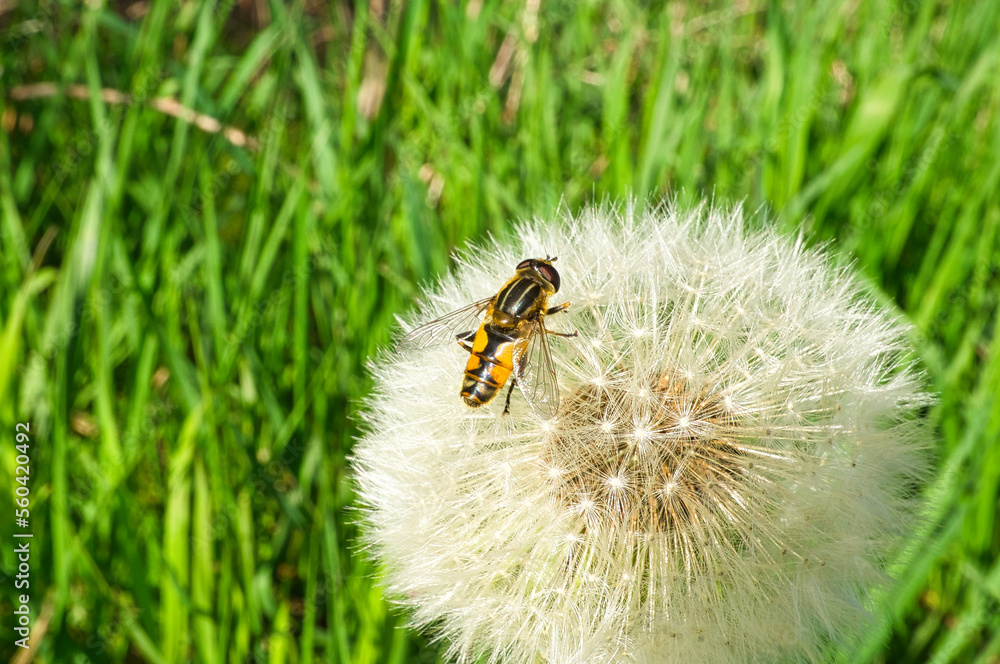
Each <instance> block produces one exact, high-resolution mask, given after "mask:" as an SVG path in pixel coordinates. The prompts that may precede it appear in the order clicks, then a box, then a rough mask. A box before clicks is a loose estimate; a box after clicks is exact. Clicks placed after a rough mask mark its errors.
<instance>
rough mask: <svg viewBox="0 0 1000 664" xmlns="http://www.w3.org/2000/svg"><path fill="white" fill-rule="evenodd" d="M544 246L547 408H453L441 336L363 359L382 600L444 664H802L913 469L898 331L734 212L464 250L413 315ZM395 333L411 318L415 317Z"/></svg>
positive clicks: (845, 632) (890, 521) (871, 553)
mask: <svg viewBox="0 0 1000 664" xmlns="http://www.w3.org/2000/svg"><path fill="white" fill-rule="evenodd" d="M545 255H559V261H558V263H557V264H556V265H557V267H558V269H559V272H560V276H561V278H562V287H561V289H560V292H559V298H560V300H559V301H560V302H561V301H569V302H571V306H570V308H569V309H568V310H567V311H566V312H564V313H559V314H555V315H552V316H551V317H548V318H547V319H546V321H545V323H546V327H548V328H549V329H552V330H558V331H564V332H569V331H572V330H575V331H577V332H579V336H578V337H576V338H572V339H563V338H559V337H552V338H550V339H549V345H550V348H551V351H552V355H553V360H554V362H555V365H556V371H557V374H558V379H559V393H560V407H559V412H558V414H557V416H556V417H554V418H552V419H550V420H541V419H539V418H538V417H537V416H536V415H535V414H534V413H533V412H532V410H531V408H530V406H529V404H527V403H526V402H525V401H524V398H523V397H522V396H521V395H520V394H518V393H517V392H516V391H515V394H514V397H513V398H512V400H511V414H510V416H508V417H506V418H504V417H501V416H500V411H501V410H502V403H503V397H502V395H501V396H500V397H498V398H497V399H496V400H495V401H494V402H492V403H490V404H488V405H486V406H484V407H482V408H479V409H470V408H468V407H466V406H465V405H464V404H463V403H462V401H461V399H459V397H458V391H459V386H460V383H461V376H462V372H463V370H464V366H465V363H466V361H467V359H468V354H467V353H465V352H464V351H462V349H461V348H459V347H458V345H457V344H454V345H447V346H444V347H440V348H432V349H428V350H425V351H420V352H414V353H392V354H390V353H387V354H385V355H383V356H382V357H381V358H380V359H378V360H376V361H375V362H374V363H373V365H372V372H373V375H374V378H375V389H374V393H373V396H372V397H371V398H370V399H369V403H368V404H367V409H366V411H365V418H366V419H367V426H368V433H367V434H366V435H365V437H364V438H363V439H362V440H360V441H359V442H358V444H357V446H356V450H355V459H354V461H355V467H356V471H357V482H358V487H359V494H360V497H361V500H362V502H363V506H364V512H363V514H364V517H363V519H364V525H365V533H366V534H365V537H366V541H367V543H368V545H369V547H370V549H371V551H372V553H373V555H375V556H377V557H378V559H379V560H380V561H381V563H382V565H383V568H384V581H385V584H386V586H387V588H388V590H389V591H390V592H391V593H392V594H393V595H394V596H395V597H397V598H399V600H400V602H401V603H403V604H404V605H406V606H407V607H409V609H410V616H411V620H412V621H413V623H414V624H415V625H418V626H430V625H433V626H434V627H435V629H437V630H438V631H439V633H440V634H441V636H443V638H445V639H446V641H447V643H448V644H449V648H450V653H451V656H452V657H453V659H455V660H456V661H460V662H465V661H471V660H473V659H475V658H477V657H485V659H486V660H487V661H489V662H501V661H502V662H514V663H518V662H525V663H527V662H532V663H536V662H552V663H561V662H574V663H576V662H648V663H654V662H655V663H659V662H663V663H672V662H678V663H679V662H691V661H711V662H721V663H723V664H727V663H729V662H734V663H735V662H772V661H820V660H822V659H823V658H824V657H827V656H828V655H829V653H828V652H827V651H828V649H829V648H830V647H831V644H834V643H837V642H839V641H844V640H848V639H850V638H851V637H852V636H853V635H854V634H855V633H856V632H857V631H858V630H859V629H861V628H862V627H863V626H864V625H865V623H866V621H867V619H868V617H869V610H870V609H871V608H872V606H873V602H874V600H873V597H874V593H875V592H877V590H878V588H880V587H881V586H882V585H883V584H884V583H885V581H886V575H885V572H884V569H883V565H884V561H885V560H887V559H888V557H889V556H890V554H891V553H892V552H893V551H894V550H895V549H896V547H898V546H900V543H901V542H902V541H903V538H904V537H905V535H906V534H907V533H908V530H909V528H910V524H911V523H912V518H913V514H914V509H915V507H914V504H913V501H912V499H911V497H910V494H911V492H912V486H913V485H914V483H915V482H919V481H921V479H922V478H923V477H924V476H925V474H926V462H925V456H924V454H923V449H924V448H925V446H926V437H925V434H924V429H923V427H922V426H921V424H920V421H919V418H918V417H917V415H918V414H919V410H920V409H921V408H923V407H924V406H926V405H927V404H928V403H929V401H930V399H929V397H928V396H927V395H926V394H925V393H924V392H923V389H922V386H921V381H920V376H919V373H918V372H917V370H916V369H915V368H914V367H913V365H912V361H911V360H910V359H909V358H910V353H911V351H910V349H909V347H908V345H907V343H906V336H905V333H906V327H905V325H904V324H903V323H901V322H900V320H899V318H898V317H897V316H896V315H895V314H893V313H892V312H890V311H887V310H885V309H884V308H883V307H881V306H877V305H876V304H875V303H874V300H873V298H872V297H871V296H869V295H867V294H866V291H865V289H864V287H863V286H862V285H861V284H860V283H859V282H858V280H857V279H856V278H855V277H854V276H852V274H851V273H850V272H849V271H848V270H846V269H844V268H841V267H838V266H837V265H836V264H835V263H834V262H833V261H831V260H830V259H829V258H827V257H825V256H824V255H822V253H820V252H816V251H812V250H808V249H806V248H805V247H804V246H803V245H802V244H801V243H795V242H792V241H789V240H786V239H783V238H781V237H779V236H777V235H776V234H774V233H773V232H771V231H751V230H749V229H748V227H747V224H746V223H745V222H744V220H743V215H742V213H741V212H740V211H739V210H734V211H730V212H723V211H720V210H716V209H708V208H699V209H696V210H693V211H681V210H678V209H674V208H668V207H663V208H657V209H647V208H642V207H640V206H636V205H632V206H626V207H625V208H623V209H619V210H613V209H609V208H607V207H605V208H595V209H591V210H588V211H585V212H583V213H582V214H580V215H579V216H576V217H567V218H564V219H561V220H559V221H558V222H552V221H551V220H548V221H546V220H538V221H535V222H533V223H528V224H525V225H523V226H522V227H520V228H519V230H518V232H517V233H516V234H515V235H514V238H513V239H511V240H507V241H501V240H497V241H494V242H493V243H492V244H489V245H486V246H480V247H476V248H473V249H470V250H469V251H468V252H466V253H465V254H463V255H462V256H460V258H459V267H458V269H457V271H456V273H455V274H454V275H453V276H451V277H448V278H446V279H445V280H443V281H442V282H441V283H440V284H439V285H438V286H437V287H436V288H434V289H433V290H432V291H431V292H430V293H429V294H428V295H427V297H426V298H425V305H424V307H423V309H422V310H421V311H420V313H419V314H418V315H417V316H415V317H414V325H415V324H418V323H419V322H422V321H424V320H430V319H432V318H436V317H438V316H440V315H442V314H444V313H446V312H448V311H451V310H454V309H457V308H459V307H461V306H463V305H465V304H468V303H470V302H474V301H476V300H479V299H482V298H483V297H486V296H488V295H490V294H492V292H495V291H496V289H498V288H499V286H500V284H502V283H503V282H504V281H505V280H506V279H507V278H509V277H510V276H511V274H512V272H513V266H514V265H516V264H517V263H518V262H520V261H521V260H522V259H524V258H528V257H538V256H545ZM412 326H413V325H410V327H412Z"/></svg>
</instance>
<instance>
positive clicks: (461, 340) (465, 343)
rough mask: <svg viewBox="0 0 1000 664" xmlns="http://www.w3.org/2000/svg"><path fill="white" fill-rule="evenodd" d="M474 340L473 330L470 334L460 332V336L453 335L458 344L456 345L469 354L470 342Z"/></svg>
mask: <svg viewBox="0 0 1000 664" xmlns="http://www.w3.org/2000/svg"><path fill="white" fill-rule="evenodd" d="M475 338H476V331H475V330H473V331H472V332H462V333H461V334H456V335H455V341H457V342H458V345H459V346H461V347H462V348H464V349H465V350H467V351H469V352H470V353H471V352H472V341H473V339H475Z"/></svg>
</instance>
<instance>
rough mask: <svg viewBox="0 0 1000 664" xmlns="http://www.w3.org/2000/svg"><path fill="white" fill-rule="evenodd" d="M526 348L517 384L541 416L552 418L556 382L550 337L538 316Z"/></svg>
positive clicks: (555, 405) (556, 401)
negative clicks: (550, 349)
mask: <svg viewBox="0 0 1000 664" xmlns="http://www.w3.org/2000/svg"><path fill="white" fill-rule="evenodd" d="M530 335H531V338H530V341H529V342H528V350H527V352H525V354H524V357H523V358H522V361H521V362H520V363H519V365H518V368H519V372H518V375H517V386H518V387H519V388H520V389H521V394H523V395H524V398H525V399H526V400H527V401H528V403H529V404H531V408H532V410H534V411H535V413H536V414H537V415H538V416H539V417H541V418H542V419H543V420H548V419H551V418H552V417H553V416H554V415H555V414H556V411H557V410H559V383H558V382H557V381H556V368H555V364H554V363H553V362H552V353H551V352H550V351H549V337H548V335H547V334H546V333H545V325H544V324H543V323H542V321H541V320H538V321H535V322H534V323H533V328H532V330H531V332H530Z"/></svg>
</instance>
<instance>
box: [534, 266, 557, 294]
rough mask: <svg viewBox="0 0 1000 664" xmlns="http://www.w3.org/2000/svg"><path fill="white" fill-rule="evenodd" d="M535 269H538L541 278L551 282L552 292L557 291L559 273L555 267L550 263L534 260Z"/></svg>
mask: <svg viewBox="0 0 1000 664" xmlns="http://www.w3.org/2000/svg"><path fill="white" fill-rule="evenodd" d="M535 269H536V270H538V274H540V275H542V278H543V279H545V280H546V281H547V282H549V283H550V284H552V292H553V293H558V292H559V273H558V272H557V271H556V269H555V268H554V267H552V266H551V265H549V264H548V263H543V262H541V261H537V262H536V264H535Z"/></svg>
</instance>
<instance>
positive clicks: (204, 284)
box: [0, 0, 1000, 664]
mask: <svg viewBox="0 0 1000 664" xmlns="http://www.w3.org/2000/svg"><path fill="white" fill-rule="evenodd" d="M0 54H2V55H0V67H2V71H0V92H2V94H0V123H2V134H0V215H2V220H0V241H2V244H0V249H2V252H0V253H2V255H0V335H2V336H0V432H2V433H0V440H2V445H0V477H2V480H0V485H2V486H3V487H4V490H3V491H2V492H0V541H2V542H3V544H2V545H0V581H2V583H0V586H2V588H3V591H2V592H0V598H2V600H0V624H2V626H3V630H2V631H3V634H4V637H3V640H2V642H0V658H4V659H6V658H8V657H15V656H19V657H22V659H19V660H17V661H21V662H24V661H27V660H26V659H23V657H24V653H20V654H19V653H18V652H17V651H18V649H16V648H14V646H13V641H14V638H15V637H14V636H13V633H12V631H11V630H10V629H8V626H12V625H13V624H14V621H13V616H12V615H11V611H12V610H13V603H12V602H13V596H14V594H15V592H14V588H13V579H12V577H13V575H14V573H15V570H16V564H17V561H16V560H15V556H14V554H13V546H14V544H13V542H14V539H13V537H12V533H13V531H14V530H15V526H14V516H13V513H14V503H13V497H14V496H13V490H12V489H10V490H8V487H13V486H14V482H15V476H14V465H15V461H14V459H15V454H16V452H15V450H14V448H13V440H14V425H15V423H16V422H30V423H31V431H32V440H33V445H32V448H31V485H30V486H31V491H32V506H31V530H32V532H33V533H34V539H33V542H32V546H33V547H34V548H33V558H32V572H31V574H32V576H31V598H32V608H33V611H34V617H33V621H34V623H33V624H34V631H33V638H32V643H33V644H34V649H33V650H32V651H31V653H30V654H31V655H33V656H34V660H35V661H37V662H58V663H63V662H73V663H77V662H79V663H84V662H139V661H148V662H164V663H166V662H186V661H198V662H220V663H221V662H270V663H274V664H281V663H285V662H288V663H299V662H301V663H308V662H344V663H347V662H351V663H368V662H435V661H438V659H439V654H438V653H439V650H440V647H439V646H438V645H437V644H435V643H434V642H433V641H432V639H431V638H430V637H429V636H428V635H420V634H415V633H412V632H410V631H407V630H405V629H403V628H401V625H403V624H404V622H405V616H401V615H399V614H398V613H397V612H395V611H394V610H393V609H392V608H391V606H390V605H389V604H388V603H387V601H386V599H385V598H384V597H383V595H382V594H381V592H380V590H379V588H378V587H377V585H375V584H374V583H373V580H372V579H373V573H374V571H375V570H374V569H373V565H372V564H371V563H370V562H369V561H367V560H366V559H365V557H364V556H363V555H361V553H360V552H359V551H358V550H356V548H355V547H354V543H355V541H356V531H355V527H354V526H353V525H352V516H351V505H352V500H353V494H352V488H351V483H350V478H349V470H348V468H347V466H346V459H347V458H348V455H349V454H350V449H351V444H352V439H353V437H354V436H355V435H356V434H357V432H358V427H359V423H358V419H357V416H356V415H357V410H358V405H359V401H360V400H361V399H362V398H363V397H364V395H365V393H366V391H367V390H368V389H369V385H370V383H369V380H368V378H367V377H366V375H365V370H364V362H365V358H367V357H369V356H370V355H371V354H372V353H373V352H374V351H375V350H376V349H377V348H379V347H382V346H384V345H385V344H386V343H387V342H389V340H390V339H391V335H392V333H393V327H394V318H393V315H394V314H395V313H397V312H399V311H402V310H404V309H405V308H406V307H408V306H410V305H411V304H412V302H413V300H414V297H415V295H416V292H417V291H416V287H417V285H418V284H419V283H420V282H422V281H425V280H427V279H430V278H432V277H434V276H435V275H438V274H441V273H442V272H443V271H444V270H446V269H447V268H448V265H449V252H450V251H452V250H453V249H454V248H455V247H457V246H460V245H461V244H462V243H464V242H465V241H466V240H469V239H475V238H481V237H482V236H483V235H484V234H485V233H486V232H494V233H503V232H505V231H506V230H507V229H509V228H510V227H511V224H512V222H514V221H516V220H517V219H520V218H524V217H527V216H530V215H534V214H539V215H548V214H552V213H553V212H554V211H556V210H557V209H559V207H560V206H564V207H565V208H568V209H570V210H577V209H579V208H580V207H581V206H583V205H584V204H586V203H587V202H591V201H604V200H609V199H610V200H619V199H620V198H621V197H623V196H626V195H634V196H638V197H640V198H649V199H652V200H655V198H657V197H661V196H675V195H676V196H678V197H679V198H680V199H681V200H683V201H697V200H700V199H703V198H708V199H714V200H715V201H716V202H718V203H723V204H733V203H737V202H740V201H743V202H745V205H746V207H747V208H748V209H756V208H758V207H761V206H764V207H765V209H767V210H770V211H771V214H772V216H774V217H775V218H776V219H777V223H779V224H780V225H781V226H782V227H783V228H784V229H785V230H786V231H787V232H788V233H799V232H801V233H803V235H804V237H805V239H806V241H807V242H809V243H812V244H817V243H824V242H825V243H829V244H830V245H831V247H832V249H833V250H834V251H837V252H841V253H844V254H847V255H851V256H853V257H854V258H855V260H856V263H857V266H858V268H859V269H860V270H861V271H862V272H864V273H865V275H866V276H867V277H868V278H869V279H871V280H872V281H873V282H874V283H875V284H876V285H877V287H878V288H879V289H880V292H881V293H883V294H884V296H885V298H886V299H887V300H890V301H894V302H895V303H896V304H898V306H899V307H901V308H902V309H903V311H904V312H905V313H906V315H907V316H908V318H909V319H910V320H911V321H912V322H913V324H914V326H915V329H916V333H915V340H916V343H917V346H918V348H919V352H920V354H921V356H922V358H923V361H924V364H925V367H926V371H927V375H928V382H929V385H930V388H931V389H933V390H934V391H936V392H937V393H939V394H940V402H939V404H938V405H937V406H936V407H935V408H934V409H933V410H932V412H931V413H930V414H929V416H930V417H931V418H932V420H933V422H934V426H935V427H936V430H937V431H938V432H939V438H938V441H937V445H938V448H937V458H938V462H939V466H940V469H941V470H940V475H939V479H937V480H936V481H935V482H933V483H932V484H931V485H929V486H927V487H925V489H924V490H925V491H926V492H927V493H928V495H929V496H930V504H931V510H930V513H929V516H928V519H927V522H926V525H925V527H924V529H923V531H922V532H921V533H919V542H918V545H917V547H916V548H915V550H914V551H913V552H912V553H911V554H910V555H909V556H908V557H907V558H906V559H905V560H902V561H900V563H899V565H898V575H899V577H900V579H901V580H900V583H899V586H898V587H897V588H896V589H895V590H894V591H893V592H892V593H891V599H890V602H889V606H888V608H887V609H886V618H885V620H884V622H883V623H882V624H880V625H878V626H877V627H876V628H875V629H874V630H873V631H872V633H871V635H870V637H869V639H868V640H867V641H866V642H865V643H863V644H861V645H860V646H859V649H858V650H856V651H850V650H845V653H844V655H843V661H845V662H935V663H944V662H963V663H964V662H975V663H987V662H998V661H1000V563H998V562H997V557H998V556H997V554H998V551H1000V540H998V533H997V527H996V526H997V516H996V510H997V500H998V483H1000V445H998V440H997V439H998V430H1000V407H998V405H997V394H998V393H1000V352H998V351H1000V336H998V335H997V334H996V326H997V307H998V297H1000V237H998V230H1000V195H998V193H997V192H998V180H1000V121H998V113H1000V105H998V104H1000V83H998V81H1000V66H998V65H1000V3H994V2H978V3H972V2H969V3H963V2H953V1H938V2H917V1H916V0H902V1H899V2H881V1H879V2H858V1H857V0H847V1H840V0H819V1H818V2H815V3H778V2H764V1H761V2H756V1H755V0H740V1H738V2H736V3H735V4H728V3H723V2H671V3H666V4H664V3H658V2H643V3H636V2H624V1H617V2H610V3H597V2H580V3H576V2H570V1H568V0H555V1H549V0H543V1H539V0H526V1H519V2H498V1H492V0H468V1H466V2H462V3H460V4H457V3H450V2H432V1H430V0H411V1H408V2H402V1H396V0H379V1H377V2H372V3H370V4H364V3H361V4H358V5H354V4H351V3H347V2H333V3H331V4H322V3H318V2H292V3H287V4H286V3H278V2H270V3H269V2H265V1H264V0H228V1H227V0H223V1H222V2H220V3H214V4H213V3H203V2H181V3H176V2H171V1H166V0H140V1H136V2H129V1H122V2H117V3H111V4H105V3H102V2H99V1H97V2H89V3H85V4H77V3H71V2H55V1H51V0H50V1H47V2H41V3H39V2H32V1H30V0H4V1H2V2H0ZM567 250H569V249H567ZM414 398H415V399H416V398H419V395H414Z"/></svg>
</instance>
